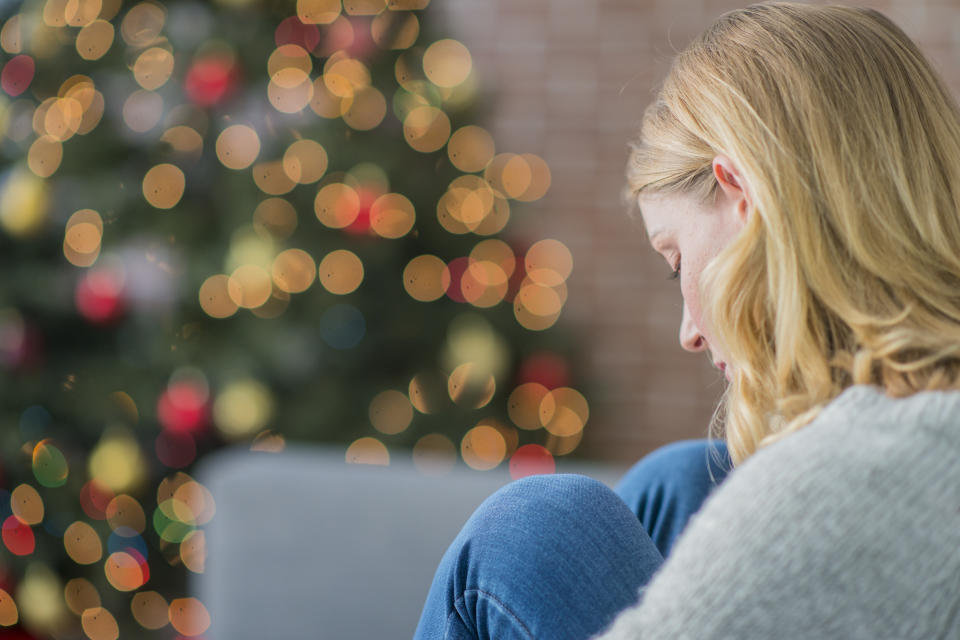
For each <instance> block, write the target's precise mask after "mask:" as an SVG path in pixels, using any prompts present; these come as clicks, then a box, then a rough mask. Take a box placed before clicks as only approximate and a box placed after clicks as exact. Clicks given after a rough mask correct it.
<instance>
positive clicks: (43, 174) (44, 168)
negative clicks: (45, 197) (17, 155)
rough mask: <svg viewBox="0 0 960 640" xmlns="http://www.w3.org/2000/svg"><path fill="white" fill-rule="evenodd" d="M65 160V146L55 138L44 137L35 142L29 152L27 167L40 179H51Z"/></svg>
mask: <svg viewBox="0 0 960 640" xmlns="http://www.w3.org/2000/svg"><path fill="white" fill-rule="evenodd" d="M62 160H63V145H62V144H60V141H59V140H57V139H56V138H54V137H53V136H48V135H44V136H41V137H39V138H37V139H36V140H34V141H33V144H31V145H30V150H29V151H28V152H27V166H28V167H30V171H33V172H34V173H35V174H36V175H37V176H38V177H40V178H49V177H50V176H52V175H53V174H54V173H55V172H56V171H57V169H59V168H60V162H61V161H62Z"/></svg>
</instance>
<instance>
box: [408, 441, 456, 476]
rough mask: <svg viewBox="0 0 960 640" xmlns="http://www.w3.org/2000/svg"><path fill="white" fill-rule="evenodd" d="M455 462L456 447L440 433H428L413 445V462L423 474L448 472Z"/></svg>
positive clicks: (433, 474)
mask: <svg viewBox="0 0 960 640" xmlns="http://www.w3.org/2000/svg"><path fill="white" fill-rule="evenodd" d="M456 462H457V447H456V445H454V444H453V441H452V440H450V438H448V437H447V436H445V435H443V434H442V433H429V434H427V435H425V436H423V437H421V438H420V439H419V440H417V443H416V444H415V445H414V446H413V464H414V466H415V467H416V468H417V470H418V471H420V473H422V474H424V475H430V476H441V475H444V474H447V473H450V472H451V471H452V470H453V467H454V465H455V464H456Z"/></svg>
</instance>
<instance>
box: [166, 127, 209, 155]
mask: <svg viewBox="0 0 960 640" xmlns="http://www.w3.org/2000/svg"><path fill="white" fill-rule="evenodd" d="M160 139H161V140H163V141H164V142H166V143H167V144H168V145H170V148H171V149H173V150H174V151H177V152H180V153H189V154H194V155H200V153H201V152H202V151H203V137H202V136H201V135H200V134H199V133H198V132H197V130H196V129H194V128H193V127H188V126H186V125H182V124H181V125H177V126H174V127H170V128H169V129H167V130H166V131H164V132H163V135H162V136H160Z"/></svg>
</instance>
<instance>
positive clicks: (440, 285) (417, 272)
mask: <svg viewBox="0 0 960 640" xmlns="http://www.w3.org/2000/svg"><path fill="white" fill-rule="evenodd" d="M449 287H450V269H449V268H447V265H446V263H445V262H444V261H443V260H441V259H440V258H438V257H437V256H433V255H422V256H417V257H416V258H414V259H413V260H411V261H410V262H408V263H407V266H406V267H405V268H404V270H403V288H404V290H406V292H407V293H408V294H409V295H410V297H411V298H413V299H414V300H419V301H420V302H432V301H434V300H437V299H439V298H442V297H443V295H444V294H445V293H446V292H447V289H448V288H449Z"/></svg>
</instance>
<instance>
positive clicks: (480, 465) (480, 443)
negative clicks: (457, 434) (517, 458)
mask: <svg viewBox="0 0 960 640" xmlns="http://www.w3.org/2000/svg"><path fill="white" fill-rule="evenodd" d="M460 455H461V456H462V457H463V461H464V462H465V463H466V464H467V466H469V467H471V468H472V469H476V470H478V471H487V470H489V469H493V468H494V467H497V466H498V465H499V464H500V463H501V462H503V460H504V458H505V457H506V455H507V442H506V440H505V439H504V437H503V434H501V433H500V431H499V430H498V429H497V428H496V427H494V426H492V425H489V424H483V423H481V424H479V425H477V426H476V427H473V428H472V429H470V430H469V431H467V433H466V435H464V436H463V440H461V441H460Z"/></svg>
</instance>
